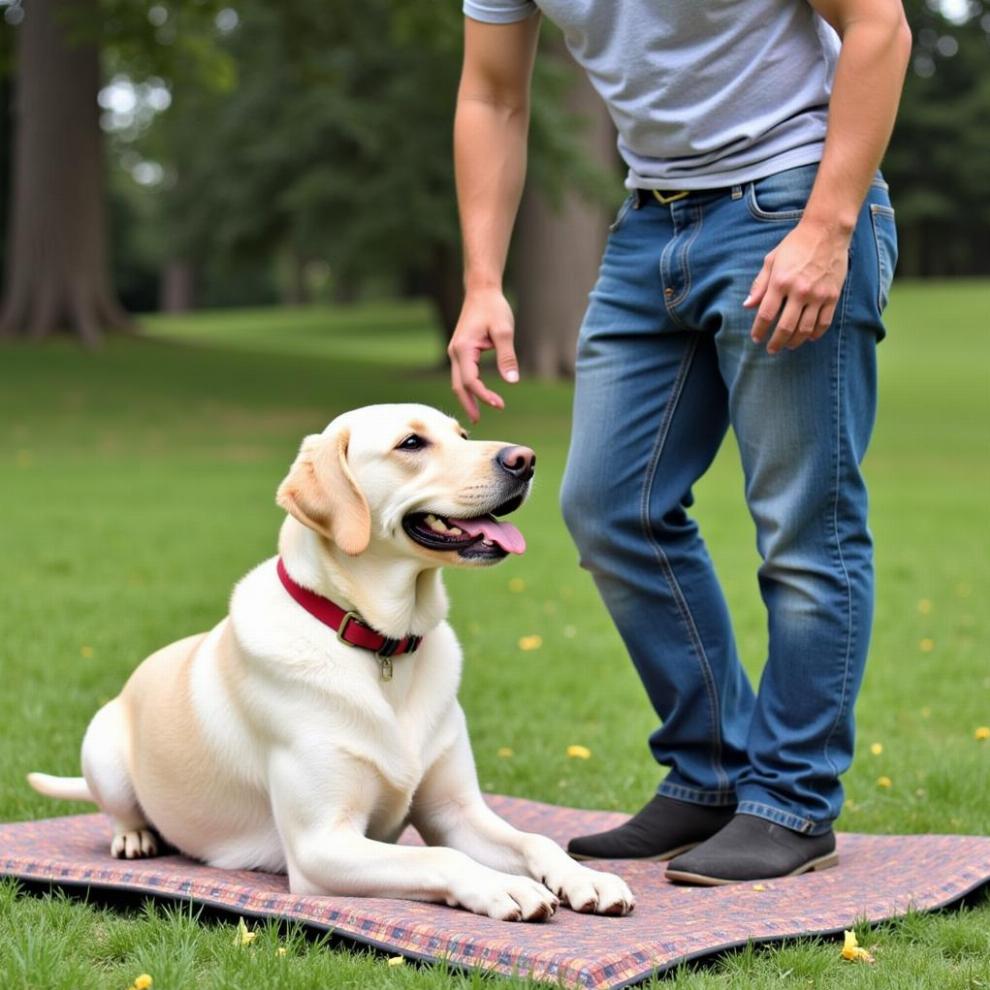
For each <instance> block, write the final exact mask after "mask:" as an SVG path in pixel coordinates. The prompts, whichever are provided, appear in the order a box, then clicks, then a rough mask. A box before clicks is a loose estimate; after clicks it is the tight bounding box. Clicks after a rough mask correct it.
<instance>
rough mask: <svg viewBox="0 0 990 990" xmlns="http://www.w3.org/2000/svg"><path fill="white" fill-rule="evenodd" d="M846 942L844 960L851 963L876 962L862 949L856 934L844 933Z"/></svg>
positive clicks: (843, 947) (843, 950)
mask: <svg viewBox="0 0 990 990" xmlns="http://www.w3.org/2000/svg"><path fill="white" fill-rule="evenodd" d="M842 934H843V935H844V936H845V940H844V941H843V943H842V958H843V959H847V960H849V962H865V963H872V962H876V960H875V959H874V958H873V956H871V955H870V953H869V952H867V951H866V949H864V948H862V947H861V946H860V944H859V940H858V939H857V938H856V933H855V932H843V933H842Z"/></svg>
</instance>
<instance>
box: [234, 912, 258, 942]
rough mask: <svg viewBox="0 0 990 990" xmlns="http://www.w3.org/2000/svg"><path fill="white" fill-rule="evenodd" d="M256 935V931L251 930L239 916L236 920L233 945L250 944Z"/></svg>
mask: <svg viewBox="0 0 990 990" xmlns="http://www.w3.org/2000/svg"><path fill="white" fill-rule="evenodd" d="M257 937H258V933H257V932H253V931H251V929H250V928H248V926H247V925H245V924H244V919H243V918H239V919H238V921H237V934H236V935H235V936H234V945H250V944H251V943H252V942H253V941H254V940H255V939H256V938H257Z"/></svg>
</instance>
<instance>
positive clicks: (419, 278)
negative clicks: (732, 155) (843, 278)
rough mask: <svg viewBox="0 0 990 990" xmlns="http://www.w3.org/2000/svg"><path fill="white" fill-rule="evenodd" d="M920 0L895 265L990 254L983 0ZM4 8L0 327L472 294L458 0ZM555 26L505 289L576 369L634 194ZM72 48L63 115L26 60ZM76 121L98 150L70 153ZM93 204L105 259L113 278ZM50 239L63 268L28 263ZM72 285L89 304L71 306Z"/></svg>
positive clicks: (898, 173) (522, 320)
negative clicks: (618, 216) (599, 273)
mask: <svg viewBox="0 0 990 990" xmlns="http://www.w3.org/2000/svg"><path fill="white" fill-rule="evenodd" d="M907 9H908V15H909V19H910V21H911V24H912V28H913V30H914V37H915V52H914V57H913V63H912V67H911V69H910V70H909V76H908V82H907V86H906V89H905V95H904V100H903V104H902V110H901V117H900V122H899V124H898V128H897V131H896V133H895V137H894V140H893V143H892V145H891V149H890V152H889V154H888V157H887V160H886V162H885V165H884V168H885V171H886V173H887V176H888V179H889V180H890V182H891V186H892V190H893V197H894V202H895V206H896V208H897V210H898V219H899V223H900V228H901V248H902V261H901V269H900V270H901V272H902V273H904V274H910V275H920V276H923V275H957V274H959V275H961V274H986V273H987V272H988V270H990V257H988V255H987V253H986V251H985V250H984V249H983V246H984V244H985V242H986V230H987V225H988V223H990V188H988V185H987V183H986V182H985V181H984V178H985V176H986V175H988V174H990V71H988V69H990V59H988V56H990V8H988V7H987V5H986V4H984V3H983V2H982V0H928V2H926V0H908V3H907ZM0 10H2V11H3V12H4V14H5V18H4V20H5V25H6V26H5V28H4V31H3V36H2V38H0V100H2V101H3V102H4V107H3V111H2V112H0V137H2V138H6V140H4V141H3V148H2V152H0V181H5V182H7V183H8V185H11V184H12V189H11V195H10V196H9V197H8V196H6V195H4V196H3V201H4V204H5V206H4V209H5V210H6V215H4V213H0V220H3V221H4V222H5V228H6V236H5V239H4V243H3V254H4V255H5V256H6V262H7V264H6V271H7V276H6V280H5V290H4V298H5V300H6V306H5V309H4V314H5V321H6V322H5V325H6V329H7V330H8V331H9V332H16V333H24V332H28V331H31V330H33V331H35V332H37V333H39V334H40V333H45V332H48V331H49V330H51V329H53V328H55V327H56V326H58V325H60V324H61V325H67V326H69V327H70V328H73V329H76V330H77V331H82V332H84V333H85V334H86V335H87V336H89V337H90V338H91V339H95V338H96V336H97V335H98V334H99V332H100V330H101V329H109V328H110V327H112V325H114V324H115V323H118V322H120V321H119V320H118V314H117V312H116V311H115V304H114V298H115V297H114V295H113V293H112V292H111V291H110V287H111V286H113V287H114V288H115V289H116V291H117V293H118V294H119V297H120V298H121V299H122V300H123V302H124V305H125V307H126V308H127V309H128V310H130V311H138V312H140V311H142V310H149V309H154V308H158V307H163V308H167V309H173V310H175V309H186V308H191V307H194V306H216V305H256V304H269V303H284V304H296V303H305V302H307V301H320V300H338V301H345V300H349V299H354V298H358V297H362V296H370V295H377V296H381V295H421V296H424V295H425V296H428V297H429V298H431V299H432V300H433V301H434V303H435V306H436V310H437V313H438V316H439V323H440V325H441V327H442V329H443V331H444V332H447V333H449V332H450V330H451V329H452V327H453V323H454V321H455V320H456V316H457V312H458V309H459V305H460V295H461V286H460V252H459V244H458V232H457V222H456V209H455V202H454V194H453V176H452V162H451V147H450V146H451V126H452V117H453V108H454V100H455V95H456V87H457V78H458V74H459V69H460V57H461V32H462V15H461V13H460V9H459V4H458V3H457V0H446V2H442V3H438V2H434V3H424V2H422V0H366V2H365V3H363V4H362V5H361V6H360V7H359V8H355V7H353V6H352V5H350V4H344V3H335V2H333V0H329V2H328V0H283V2H282V3H279V4H266V3H263V2H261V0H233V2H232V0H227V2H226V3H224V2H223V0H171V2H164V0H0ZM33 17H34V18H36V20H37V21H38V22H39V24H40V23H41V22H42V21H43V20H44V18H45V17H48V18H49V23H50V24H53V25H55V26H56V28H57V31H56V34H57V33H58V31H60V32H61V35H60V37H56V38H55V41H56V42H57V44H55V45H54V47H51V45H50V50H49V52H48V54H47V55H46V56H45V60H44V61H39V60H37V59H34V60H31V64H27V61H26V60H25V59H23V58H18V57H17V54H18V49H19V50H20V51H21V54H23V51H24V49H25V46H26V45H27V43H28V40H29V29H30V27H31V20H32V18H33ZM59 18H61V20H60V19H59ZM39 24H36V25H35V26H36V27H38V26H39ZM41 26H43V25H41ZM49 34H50V35H52V32H49ZM545 35H546V36H545V37H544V39H543V41H544V44H543V46H542V51H541V56H540V58H539V59H538V61H537V78H536V81H535V87H534V104H533V127H532V145H531V155H530V169H529V181H528V184H527V191H526V194H525V196H524V200H523V205H522V208H521V213H520V220H519V225H518V229H517V237H516V244H515V246H514V249H513V253H512V259H513V260H512V269H511V271H510V290H511V291H512V292H513V294H514V296H515V298H516V309H517V317H518V327H519V338H520V339H519V344H520V351H521V354H522V356H523V359H524V361H525V362H526V363H527V364H528V366H529V367H530V368H531V369H535V370H537V371H539V372H540V373H543V374H547V375H554V374H559V373H567V372H569V371H570V370H571V361H572V357H573V337H574V335H575V333H576V330H577V322H578V320H579V317H580V312H581V309H582V307H583V304H584V299H585V295H586V293H587V290H588V288H590V283H591V280H592V279H593V277H594V270H595V267H596V265H597V258H598V253H599V250H600V246H601V241H602V239H603V237H604V232H605V226H606V218H605V217H606V213H605V210H604V208H603V204H604V203H605V202H606V201H608V200H611V201H612V202H613V204H614V202H615V201H616V200H617V199H619V198H621V195H622V192H621V169H620V168H619V165H618V162H617V159H616V155H615V152H614V139H613V135H612V132H611V125H610V123H609V122H608V120H607V118H606V116H605V114H604V112H603V110H602V107H601V104H600V103H599V101H598V100H597V98H596V97H595V96H594V94H593V93H592V92H591V91H590V89H589V87H587V86H586V85H584V84H583V82H582V78H581V76H580V74H579V73H578V72H576V70H575V68H574V66H573V64H572V63H571V62H570V59H569V57H568V56H567V55H566V53H565V52H564V51H563V46H562V45H561V44H560V41H559V36H558V35H557V34H556V32H554V31H553V30H551V29H547V30H546V31H545ZM49 40H50V42H51V37H50V39H49ZM59 44H61V57H62V58H63V60H68V61H71V60H72V59H76V60H77V61H78V60H79V59H82V58H85V59H88V65H89V68H88V69H87V70H86V71H87V72H88V73H89V75H88V76H87V78H86V79H85V80H82V79H81V75H79V76H77V79H78V80H80V82H79V85H77V86H76V87H75V88H73V87H72V86H69V88H68V89H67V90H65V92H66V94H71V97H72V98H75V99H78V102H79V105H78V107H77V108H76V109H75V110H74V111H72V112H71V113H63V117H62V118H61V119H60V120H56V119H55V114H54V111H53V110H51V109H49V110H48V111H43V110H42V109H41V104H39V103H37V102H32V101H31V100H29V99H28V97H29V96H30V93H31V80H32V78H33V80H34V83H35V84H36V85H37V84H39V83H41V84H44V85H45V86H47V87H48V88H49V89H51V85H52V82H53V79H52V76H53V75H54V76H55V77H58V72H54V73H53V66H54V65H55V64H56V63H53V62H52V61H51V59H52V58H53V57H54V55H58V54H59V50H58V45H59ZM53 53H54V54H53ZM12 55H13V57H12ZM97 59H98V61H97ZM99 67H102V80H101V77H100V75H99V73H98V71H97V70H98V68H99ZM97 90H98V93H99V96H98V99H99V107H100V108H101V116H99V117H98V116H97V114H96V112H95V111H94V110H93V107H94V105H95V103H96V99H97V96H96V93H97ZM69 98H70V96H69V95H67V96H66V97H65V100H63V101H62V103H65V102H66V100H68V99H69ZM56 102H58V101H56ZM11 103H13V106H15V107H17V108H19V109H18V111H17V113H16V114H15V117H16V120H15V121H14V123H15V124H16V126H14V127H13V129H12V127H11V122H12V118H11V115H10V106H11ZM62 109H63V111H65V109H66V107H65V106H63V108H62ZM46 114H48V115H49V116H51V118H52V119H50V120H48V121H47V122H46V121H44V120H42V119H41V118H42V117H43V116H45V115H46ZM97 121H98V122H99V126H97ZM12 132H13V149H14V150H13V152H12V151H11V140H10V135H11V134H12ZM32 133H33V134H34V135H35V136H37V135H39V134H42V135H47V139H48V140H49V141H51V142H52V143H51V144H50V145H49V147H50V148H54V149H56V150H55V151H54V152H51V151H50V152H48V153H47V154H41V152H39V151H38V149H37V148H36V149H35V150H34V152H33V153H32V154H33V155H34V160H35V161H36V162H37V161H39V160H44V161H45V162H46V163H48V166H50V167H47V166H46V167H47V172H46V170H45V169H39V168H38V167H37V166H35V167H29V163H28V164H27V165H25V164H24V163H23V162H22V163H21V166H19V167H20V171H18V166H17V164H16V163H18V162H20V161H21V159H20V158H19V157H18V156H19V155H23V154H24V153H25V148H26V147H27V144H29V143H30V136H31V134H32ZM73 134H75V135H76V137H77V138H78V139H79V140H80V141H83V140H85V141H88V144H86V150H85V152H83V151H81V150H79V148H81V147H82V145H80V146H79V148H77V149H76V150H71V149H70V147H69V143H68V142H69V140H70V138H71V136H72V135H73ZM87 135H88V137H87ZM104 155H105V159H106V160H105V162H104ZM39 156H40V158H39ZM12 174H13V179H11V175H12ZM87 174H88V175H89V176H90V178H89V179H87V180H86V184H85V185H84V183H83V179H84V178H85V176H86V175H87ZM46 175H47V178H45V176H46ZM45 183H47V184H48V187H50V188H47V191H46V188H45ZM31 189H33V192H31ZM73 197H74V198H73ZM72 203H75V205H74V206H72V205H70V204H72ZM104 217H106V218H107V220H106V226H107V230H108V240H109V253H110V269H111V271H112V279H111V280H110V281H109V282H104V283H102V284H103V286H104V288H101V287H100V286H101V278H102V276H101V275H100V274H99V273H100V271H103V270H105V268H106V263H105V260H104V258H105V254H106V251H107V250H108V249H107V246H106V243H105V242H106V240H107V239H106V238H104V237H103V234H102V232H101V226H102V225H103V223H104V219H103V218H104ZM73 231H75V232H77V233H73ZM46 239H47V240H46ZM45 252H48V257H49V258H54V259H56V260H57V261H58V262H59V263H54V264H53V263H42V262H39V259H41V258H44V257H45ZM80 273H84V274H85V277H84V278H83V279H82V282H80ZM80 284H88V286H89V289H88V290H87V291H88V292H89V295H88V296H86V298H88V299H90V300H91V301H92V302H91V303H90V304H89V305H88V306H80V305H79V304H78V303H73V302H72V299H73V296H72V292H76V293H78V292H79V289H78V286H79V285H80ZM104 289H105V291H104ZM25 300H27V302H25Z"/></svg>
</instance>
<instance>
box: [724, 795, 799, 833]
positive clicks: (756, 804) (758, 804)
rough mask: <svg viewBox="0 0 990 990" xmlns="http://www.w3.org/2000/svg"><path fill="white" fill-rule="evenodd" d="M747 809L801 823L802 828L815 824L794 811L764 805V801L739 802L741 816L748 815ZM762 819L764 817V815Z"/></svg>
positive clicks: (738, 809)
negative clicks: (757, 809) (765, 812)
mask: <svg viewBox="0 0 990 990" xmlns="http://www.w3.org/2000/svg"><path fill="white" fill-rule="evenodd" d="M747 808H754V809H755V808H762V809H763V810H764V811H769V812H771V813H772V814H773V815H775V816H776V817H777V818H778V819H786V820H787V821H790V822H799V823H800V824H801V826H803V827H807V826H812V827H813V826H814V824H815V823H814V822H813V821H812V820H811V819H810V818H804V817H802V816H801V815H795V814H794V812H792V811H783V810H782V809H780V808H775V807H774V806H773V805H772V804H764V803H763V802H762V801H749V800H743V801H740V802H739V806H738V808H737V811H738V813H739V814H743V815H745V814H747V812H746V809H747ZM760 817H763V816H762V815H761V816H760Z"/></svg>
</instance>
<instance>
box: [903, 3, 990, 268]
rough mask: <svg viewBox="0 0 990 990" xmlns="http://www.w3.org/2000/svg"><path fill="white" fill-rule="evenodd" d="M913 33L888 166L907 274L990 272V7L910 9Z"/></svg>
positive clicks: (920, 5)
mask: <svg viewBox="0 0 990 990" xmlns="http://www.w3.org/2000/svg"><path fill="white" fill-rule="evenodd" d="M906 7H907V12H908V18H909V20H910V22H911V27H912V31H913V34H914V50H913V53H912V61H911V66H910V68H909V69H908V76H907V80H906V82H905V87H904V96H903V99H902V101H901V109H900V114H899V116H898V121H897V127H896V129H895V132H894V137H893V140H892V141H891V145H890V149H889V151H888V153H887V156H886V159H885V161H884V171H885V173H886V176H887V179H888V180H889V181H890V184H891V195H892V198H893V203H894V206H895V208H896V210H897V219H898V227H899V230H900V235H901V236H900V241H901V259H900V265H899V270H900V272H901V274H906V275H916V276H917V275H966V274H990V252H988V251H987V250H986V244H987V230H988V228H990V183H988V182H987V176H988V175H990V4H986V3H983V2H981V0H970V3H969V9H968V13H966V15H965V16H964V17H960V18H958V19H957V20H956V21H955V22H954V21H950V20H948V19H947V18H946V16H945V15H944V14H943V13H942V8H941V7H940V6H939V5H936V4H929V3H926V2H924V0H910V2H909V3H908V4H907V5H906Z"/></svg>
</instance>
